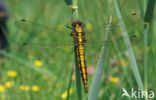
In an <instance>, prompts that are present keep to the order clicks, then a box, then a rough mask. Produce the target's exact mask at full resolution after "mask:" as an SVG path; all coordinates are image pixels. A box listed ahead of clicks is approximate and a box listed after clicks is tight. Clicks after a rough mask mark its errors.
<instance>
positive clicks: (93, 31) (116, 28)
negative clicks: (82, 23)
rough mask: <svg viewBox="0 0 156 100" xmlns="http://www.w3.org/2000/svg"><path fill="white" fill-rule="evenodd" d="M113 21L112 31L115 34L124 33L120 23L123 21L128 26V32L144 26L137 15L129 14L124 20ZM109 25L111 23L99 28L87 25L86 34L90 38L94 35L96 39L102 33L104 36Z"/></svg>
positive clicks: (114, 19)
mask: <svg viewBox="0 0 156 100" xmlns="http://www.w3.org/2000/svg"><path fill="white" fill-rule="evenodd" d="M112 20H113V21H112V23H111V31H112V32H114V33H115V34H116V33H121V32H122V31H121V28H120V25H119V22H120V21H121V20H123V21H124V24H125V25H126V28H127V30H128V31H129V30H131V29H133V28H135V26H137V25H143V21H142V20H141V17H140V15H139V14H137V13H132V14H129V15H127V16H124V17H123V18H122V19H116V18H113V19H112ZM108 25H109V23H108V24H105V25H100V26H97V25H95V24H94V23H93V24H91V23H88V24H86V34H87V35H88V36H92V35H93V36H92V37H95V35H96V36H97V35H99V33H100V32H102V33H103V34H104V33H105V32H106V30H107V28H108Z"/></svg>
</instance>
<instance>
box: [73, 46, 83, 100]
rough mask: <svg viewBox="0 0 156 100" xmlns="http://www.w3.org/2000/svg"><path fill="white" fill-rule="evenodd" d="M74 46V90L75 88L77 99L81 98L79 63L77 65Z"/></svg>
mask: <svg viewBox="0 0 156 100" xmlns="http://www.w3.org/2000/svg"><path fill="white" fill-rule="evenodd" d="M76 48H77V47H75V48H74V50H75V67H76V90H77V95H78V100H81V98H82V97H81V96H82V95H81V76H80V70H79V65H78V60H77V58H78V57H77V54H76Z"/></svg>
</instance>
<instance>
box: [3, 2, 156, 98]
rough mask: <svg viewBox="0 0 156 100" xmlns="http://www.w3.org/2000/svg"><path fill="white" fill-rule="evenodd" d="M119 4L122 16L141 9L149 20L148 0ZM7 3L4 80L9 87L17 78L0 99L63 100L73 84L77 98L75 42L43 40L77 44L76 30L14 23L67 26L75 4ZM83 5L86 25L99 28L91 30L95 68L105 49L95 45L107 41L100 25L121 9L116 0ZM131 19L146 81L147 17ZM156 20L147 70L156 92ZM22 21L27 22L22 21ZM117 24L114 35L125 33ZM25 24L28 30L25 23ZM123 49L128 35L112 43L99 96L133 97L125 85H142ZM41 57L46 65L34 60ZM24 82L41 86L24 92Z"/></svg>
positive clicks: (88, 48)
mask: <svg viewBox="0 0 156 100" xmlns="http://www.w3.org/2000/svg"><path fill="white" fill-rule="evenodd" d="M117 3H118V5H119V9H120V11H121V14H122V16H127V15H129V14H130V13H132V12H137V13H139V14H140V20H143V19H144V16H143V15H144V14H142V13H143V12H144V9H142V8H143V6H144V5H147V4H146V2H145V4H143V2H136V0H118V2H117ZM5 4H6V6H7V8H8V11H9V12H10V18H9V20H8V23H7V25H8V28H9V34H8V41H9V43H10V50H9V51H8V52H7V53H6V52H3V55H4V58H3V59H0V78H1V81H0V85H3V86H4V85H5V83H6V82H7V81H13V82H14V85H13V86H12V87H11V88H6V87H5V92H0V100H3V98H5V99H4V100H60V99H62V97H61V95H62V94H63V93H65V91H67V90H69V87H70V88H72V93H71V94H69V98H68V99H69V100H77V91H76V75H75V68H73V74H72V71H71V69H72V68H71V67H72V66H73V62H74V60H75V59H74V52H73V50H74V49H73V48H72V47H68V48H67V47H64V48H54V46H50V44H49V45H46V46H45V45H44V43H47V42H61V41H68V43H71V44H72V42H71V41H72V38H71V37H70V36H69V35H70V32H71V31H72V30H70V29H64V30H63V31H61V32H50V31H49V30H46V29H44V28H43V27H37V26H36V25H31V24H28V25H30V26H29V27H31V28H29V29H30V31H29V32H30V33H25V32H23V31H22V30H20V29H19V28H18V27H16V25H15V22H16V21H17V20H20V19H23V18H24V19H28V20H29V21H32V22H35V23H40V24H42V25H45V26H49V27H56V28H57V26H59V25H63V26H66V24H67V23H71V19H72V11H71V8H69V7H68V6H67V5H66V4H65V2H64V1H58V0H44V1H43V0H39V1H35V0H22V1H21V0H14V1H8V0H6V1H5ZM78 6H79V19H80V20H82V21H83V22H84V23H86V25H88V24H91V25H92V27H93V29H94V28H96V31H93V33H88V34H89V39H90V40H93V45H90V43H88V44H86V57H87V59H86V60H87V65H88V66H89V67H94V68H95V69H96V65H97V63H98V59H99V57H100V56H101V54H100V50H101V48H102V46H103V44H102V43H98V44H96V40H104V39H105V34H106V33H105V32H106V31H103V30H100V29H101V28H98V27H102V25H104V24H106V23H107V22H108V20H109V18H110V14H111V13H112V14H113V19H112V23H113V22H114V19H118V17H117V15H116V9H115V6H114V4H113V2H110V1H109V0H103V1H102V0H85V1H84V0H78ZM155 9H156V8H155ZM123 18H124V17H123ZM127 19H128V20H126V21H125V20H124V22H125V25H126V28H127V30H128V35H137V38H136V39H130V40H131V43H133V44H135V45H136V46H135V47H134V48H133V51H134V55H135V58H136V63H137V65H138V70H139V72H140V76H141V79H142V81H143V82H144V61H143V59H144V56H143V55H144V50H143V48H144V44H143V41H144V30H143V21H140V22H137V23H136V22H135V21H136V19H131V18H127ZM155 22H156V19H155V18H153V20H152V24H151V27H150V30H151V31H150V32H149V34H148V43H149V44H147V47H148V50H147V56H148V62H147V74H148V75H146V77H147V79H148V84H147V83H146V84H147V85H148V86H147V87H148V90H153V91H156V86H155V83H156V79H155V73H156V70H155V66H156V63H155V60H154V59H156V56H155V53H156V46H155V45H154V43H155V39H156V35H155V34H154V33H155V32H156V30H155V27H156V24H155ZM134 23H135V24H134ZM19 25H20V26H21V27H22V23H20V24H19ZM39 26H40V25H39ZM114 26H118V25H112V30H111V33H110V38H111V39H113V38H115V37H116V36H117V37H119V36H120V34H121V32H122V31H121V29H120V27H114ZM132 26H133V27H132ZM23 28H24V29H25V28H26V27H23ZM133 41H134V42H133ZM23 42H44V43H43V44H42V45H39V46H34V45H30V46H22V45H21V44H22V43H23ZM88 42H90V41H88ZM94 43H95V44H96V45H95V44H94ZM124 50H126V46H125V44H124V40H123V39H120V40H113V41H111V42H109V43H108V48H107V52H106V56H105V63H104V67H103V68H104V69H103V73H102V79H101V84H100V88H99V93H98V97H97V98H98V99H97V100H128V98H127V97H123V98H121V95H122V88H125V89H127V90H130V89H131V88H134V89H135V90H138V88H139V86H138V83H137V81H136V79H135V75H134V74H136V73H134V74H133V70H132V66H131V65H130V62H131V61H130V59H129V57H128V56H127V51H124ZM36 60H41V61H42V63H43V65H42V67H36V66H35V65H34V61H36ZM9 70H15V71H16V72H17V73H18V75H17V77H14V78H12V77H9V76H8V75H7V72H8V71H9ZM93 77H94V74H89V75H88V88H89V92H90V90H91V89H90V87H91V83H92V81H93ZM111 77H117V78H118V79H119V80H118V82H117V83H114V82H112V81H110V80H111ZM145 82H146V81H145ZM70 83H71V84H70ZM81 83H82V82H81ZM143 84H144V83H143ZM21 85H27V86H30V88H31V87H32V86H34V85H36V86H38V87H39V91H38V92H34V91H32V90H31V89H30V90H28V91H21V90H20V86H21ZM81 92H82V100H87V99H88V96H89V94H86V93H85V91H84V87H83V84H81ZM140 100H142V99H140Z"/></svg>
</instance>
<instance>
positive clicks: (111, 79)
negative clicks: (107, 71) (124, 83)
mask: <svg viewBox="0 0 156 100" xmlns="http://www.w3.org/2000/svg"><path fill="white" fill-rule="evenodd" d="M109 80H110V81H111V82H113V83H117V82H119V78H118V77H111V78H110V79H109Z"/></svg>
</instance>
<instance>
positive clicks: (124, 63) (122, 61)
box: [121, 59, 128, 67]
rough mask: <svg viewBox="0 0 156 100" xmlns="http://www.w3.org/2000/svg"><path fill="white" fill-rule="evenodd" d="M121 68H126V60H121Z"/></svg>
mask: <svg viewBox="0 0 156 100" xmlns="http://www.w3.org/2000/svg"><path fill="white" fill-rule="evenodd" d="M121 65H122V67H126V66H127V65H128V62H127V61H126V60H123V59H122V60H121Z"/></svg>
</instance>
